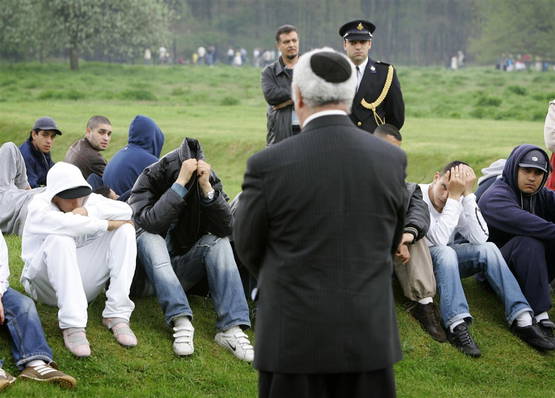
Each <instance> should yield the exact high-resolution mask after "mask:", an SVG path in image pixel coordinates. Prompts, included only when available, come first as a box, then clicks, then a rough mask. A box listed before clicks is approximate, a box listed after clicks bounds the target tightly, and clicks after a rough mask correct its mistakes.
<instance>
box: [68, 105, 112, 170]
mask: <svg viewBox="0 0 555 398" xmlns="http://www.w3.org/2000/svg"><path fill="white" fill-rule="evenodd" d="M111 139H112V123H111V122H110V120H108V118H107V117H105V116H100V115H97V116H93V117H91V118H90V119H89V120H88V121H87V127H86V129H85V136H84V137H83V138H81V139H80V140H77V141H75V142H74V143H73V144H71V146H70V147H69V149H68V150H67V152H66V156H65V159H64V162H67V163H71V164H73V165H75V166H77V167H78V168H79V170H81V173H83V177H85V178H88V177H89V175H91V174H97V175H99V176H101V177H102V174H103V173H104V168H105V167H106V159H104V157H103V156H102V155H101V154H100V152H102V151H104V150H106V149H107V148H108V145H109V144H110V140H111Z"/></svg>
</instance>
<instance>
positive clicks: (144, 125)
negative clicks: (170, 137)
mask: <svg viewBox="0 0 555 398" xmlns="http://www.w3.org/2000/svg"><path fill="white" fill-rule="evenodd" d="M162 146H164V133H162V130H160V128H159V127H158V126H157V125H156V123H155V122H154V120H152V119H151V118H149V117H146V116H142V115H138V116H136V117H135V119H133V121H132V122H131V125H130V126H129V138H128V144H127V146H125V147H124V148H122V149H120V150H119V151H118V152H117V153H116V154H115V155H114V157H113V158H112V160H110V162H109V163H108V165H107V166H106V169H104V175H103V176H102V179H103V180H104V184H105V185H107V186H109V187H110V188H112V189H113V190H114V192H115V193H117V194H118V195H121V194H123V193H125V192H127V191H129V190H130V189H131V188H133V184H135V181H136V180H137V177H139V175H140V174H141V173H142V172H143V170H144V169H145V167H147V166H150V165H151V164H152V163H155V162H157V161H158V158H159V157H160V152H161V151H162Z"/></svg>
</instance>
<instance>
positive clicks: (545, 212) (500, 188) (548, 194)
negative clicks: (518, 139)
mask: <svg viewBox="0 0 555 398" xmlns="http://www.w3.org/2000/svg"><path fill="white" fill-rule="evenodd" d="M532 150H539V151H541V153H542V154H543V155H544V156H545V159H546V162H547V164H549V158H548V156H547V154H546V153H545V151H544V150H542V149H541V148H539V147H537V146H535V145H528V144H524V145H519V146H517V147H516V148H515V149H513V151H512V152H511V155H510V156H509V158H508V159H507V163H505V168H504V169H503V177H502V178H501V179H498V180H497V181H496V182H495V183H494V184H493V185H492V186H491V187H490V188H489V189H488V190H487V191H486V192H484V194H483V195H482V197H481V198H480V201H479V203H478V204H479V206H480V209H481V211H482V215H483V216H484V219H485V220H486V222H487V223H488V227H489V231H490V236H489V240H490V241H491V242H494V243H495V244H496V245H497V246H498V247H502V246H503V245H505V243H507V242H508V241H509V240H510V239H511V238H513V237H514V236H528V237H532V238H537V239H540V240H555V224H554V222H555V193H554V192H552V191H550V190H548V189H547V188H545V187H544V185H545V182H546V180H547V174H545V175H544V178H543V181H542V183H541V186H540V188H539V189H538V190H537V191H536V192H535V193H533V194H531V195H527V194H524V193H522V192H521V191H520V189H519V188H518V168H519V166H518V164H519V163H520V162H521V159H522V158H523V157H524V156H525V155H526V154H527V153H528V152H530V151H532Z"/></svg>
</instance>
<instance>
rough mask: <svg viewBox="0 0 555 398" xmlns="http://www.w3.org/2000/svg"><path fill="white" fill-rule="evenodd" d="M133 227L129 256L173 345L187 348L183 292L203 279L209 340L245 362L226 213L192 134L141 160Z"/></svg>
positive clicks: (243, 320)
mask: <svg viewBox="0 0 555 398" xmlns="http://www.w3.org/2000/svg"><path fill="white" fill-rule="evenodd" d="M129 204H130V205H131V207H132V209H133V213H134V220H135V223H136V224H137V226H139V227H141V228H143V229H144V232H142V233H141V234H140V235H139V237H138V238H137V257H138V260H139V262H140V263H142V266H143V267H144V271H145V273H146V274H147V276H148V279H149V281H150V283H151V284H152V285H153V287H154V291H155V293H156V295H157V297H158V301H159V302H160V306H161V307H162V310H163V312H164V317H165V320H166V322H167V324H168V325H169V326H170V327H173V331H174V332H175V333H174V335H173V336H174V338H175V340H174V343H173V350H174V352H175V353H176V354H177V355H179V356H185V355H191V354H192V353H193V351H194V347H193V333H194V328H193V326H192V324H191V319H192V311H191V307H190V306H189V303H188V300H187V296H186V294H185V292H186V291H187V290H189V289H191V288H192V287H194V286H195V285H197V284H198V283H199V282H201V281H202V280H204V279H206V280H207V282H208V288H209V291H210V295H211V297H212V299H213V301H214V306H215V307H216V313H217V314H218V319H217V322H216V327H217V329H218V330H219V332H218V333H217V334H216V336H215V340H216V342H217V343H218V344H220V345H221V346H223V347H225V348H227V349H229V350H230V351H231V352H232V353H233V354H234V355H235V356H236V357H238V358H239V359H241V360H244V361H247V362H250V361H252V359H253V357H254V349H253V347H252V346H251V344H250V342H249V340H248V337H247V335H246V334H245V333H244V332H243V330H242V328H248V327H250V320H249V310H248V306H247V302H246V299H245V295H244V293H243V286H242V284H241V279H240V277H239V272H238V270H237V265H236V263H235V260H234V258H233V252H232V250H231V245H230V242H229V238H228V236H229V235H230V234H231V223H232V216H231V211H230V208H229V205H228V203H227V196H226V194H225V193H224V192H223V190H222V184H221V182H220V180H219V178H218V177H217V176H216V174H215V173H214V172H213V171H212V169H211V167H210V165H209V164H208V163H207V162H206V161H205V160H204V155H203V152H202V149H201V146H200V143H199V142H198V141H197V140H195V139H192V138H186V139H185V140H183V143H182V144H181V146H180V147H179V148H177V149H175V150H174V151H172V152H170V153H168V154H167V155H166V156H164V157H163V158H161V159H160V160H159V161H158V162H157V163H154V164H152V165H150V166H149V167H147V168H146V169H145V170H144V171H143V172H142V174H141V175H140V176H139V178H138V179H137V182H136V183H135V185H134V186H133V189H132V193H131V196H130V198H129Z"/></svg>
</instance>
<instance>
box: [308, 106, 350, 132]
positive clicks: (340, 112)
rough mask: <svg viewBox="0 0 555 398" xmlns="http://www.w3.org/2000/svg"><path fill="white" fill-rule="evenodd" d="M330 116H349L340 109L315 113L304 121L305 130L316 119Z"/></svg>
mask: <svg viewBox="0 0 555 398" xmlns="http://www.w3.org/2000/svg"><path fill="white" fill-rule="evenodd" d="M329 115H344V116H347V112H345V111H342V110H339V109H329V110H326V111H320V112H316V113H313V114H312V115H310V116H309V117H307V118H306V120H305V121H304V125H303V128H306V126H307V125H308V123H310V122H311V121H313V120H314V119H316V118H319V117H322V116H329Z"/></svg>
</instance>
